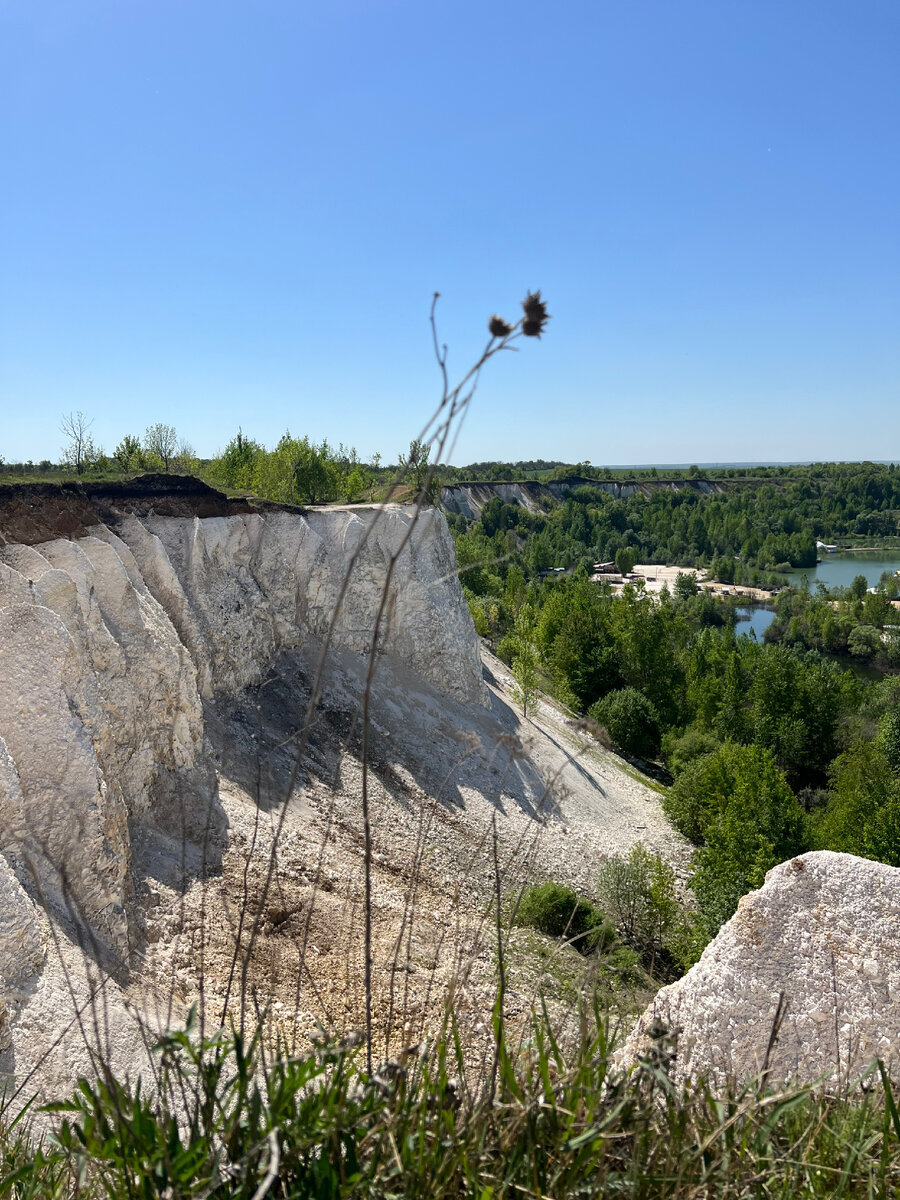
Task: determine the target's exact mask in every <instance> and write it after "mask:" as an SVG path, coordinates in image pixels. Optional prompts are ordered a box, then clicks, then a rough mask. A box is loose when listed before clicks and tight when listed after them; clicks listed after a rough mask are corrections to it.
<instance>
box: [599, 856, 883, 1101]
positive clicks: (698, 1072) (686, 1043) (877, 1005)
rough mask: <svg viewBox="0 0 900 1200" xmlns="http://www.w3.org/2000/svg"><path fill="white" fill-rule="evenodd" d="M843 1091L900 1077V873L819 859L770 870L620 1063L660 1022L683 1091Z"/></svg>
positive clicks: (668, 993) (662, 997)
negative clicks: (759, 1084)
mask: <svg viewBox="0 0 900 1200" xmlns="http://www.w3.org/2000/svg"><path fill="white" fill-rule="evenodd" d="M782 994H783V996H784V1006H785V1007H784V1018H783V1020H782V1022H781V1026H780V1029H779V1030H778V1035H777V1038H776V1039H775V1041H774V1044H773V1045H772V1047H771V1050H770V1051H769V1054H768V1067H769V1075H768V1079H769V1081H770V1082H771V1083H773V1084H775V1083H784V1082H787V1081H796V1082H800V1083H822V1084H825V1085H826V1086H828V1087H835V1086H845V1085H846V1084H847V1083H848V1082H849V1083H853V1082H854V1081H855V1080H856V1079H858V1077H859V1076H860V1075H861V1074H862V1073H863V1072H864V1071H865V1070H866V1068H867V1067H869V1066H870V1065H871V1064H872V1063H873V1062H874V1061H875V1059H878V1058H881V1059H883V1060H884V1061H885V1062H886V1063H887V1064H888V1065H889V1066H893V1068H894V1070H895V1071H896V1069H897V1068H898V1066H900V870H898V869H897V868H895V867H888V866H885V865H884V864H883V863H877V862H871V861H869V860H868V859H862V858H856V857H855V856H853V855H850V854H835V853H833V852H832V851H827V850H823V851H819V852H816V853H812V854H804V855H802V856H801V857H799V858H794V859H792V860H791V861H790V862H785V863H782V864H781V865H780V866H777V867H774V868H773V869H772V870H771V871H769V873H768V875H767V876H766V880H765V883H764V884H763V886H762V887H761V888H760V889H759V891H756V892H751V893H750V894H749V895H747V896H744V898H743V899H742V900H741V902H740V904H739V906H738V910H737V912H736V913H735V915H734V916H733V917H732V918H731V920H730V921H728V922H727V924H725V925H723V927H722V928H721V929H720V931H719V933H718V935H717V936H716V937H715V939H714V940H713V941H712V942H711V943H710V944H709V946H707V948H706V950H705V951H704V953H703V957H702V958H701V959H700V961H699V962H698V963H697V964H696V965H695V966H694V967H692V968H691V970H690V971H688V973H687V975H685V976H684V978H683V979H680V980H678V982H677V983H673V984H671V985H670V986H669V987H666V988H663V989H662V991H660V992H659V993H658V995H657V996H656V997H655V999H654V1000H653V1002H652V1003H651V1004H650V1006H649V1007H648V1008H647V1010H646V1011H645V1013H644V1014H643V1016H642V1017H641V1018H640V1020H639V1022H638V1024H637V1026H636V1028H635V1030H634V1031H633V1033H632V1034H631V1036H630V1037H629V1039H628V1041H627V1043H626V1045H625V1049H624V1054H623V1061H624V1062H625V1063H626V1064H630V1063H633V1062H635V1061H636V1059H637V1058H638V1057H639V1056H641V1055H642V1054H644V1053H646V1051H647V1049H648V1046H649V1041H650V1039H649V1037H648V1031H649V1030H650V1029H651V1027H652V1026H653V1023H654V1021H657V1020H658V1021H661V1022H662V1023H663V1025H665V1026H666V1027H667V1028H668V1029H669V1030H670V1031H677V1033H678V1042H677V1046H678V1051H677V1058H676V1062H675V1071H676V1074H677V1077H678V1079H679V1080H681V1081H685V1080H693V1079H697V1078H699V1077H706V1078H707V1079H709V1080H710V1081H711V1082H713V1083H714V1084H716V1085H718V1086H722V1085H723V1084H725V1083H727V1082H728V1081H736V1082H738V1083H739V1082H741V1081H743V1080H747V1079H749V1078H752V1077H754V1076H758V1075H759V1074H760V1073H761V1072H762V1071H763V1069H764V1066H765V1064H766V1055H767V1050H768V1048H769V1043H770V1039H771V1037H772V1028H773V1021H774V1019H775V1014H776V1010H777V1009H778V1003H779V997H780V996H781V995H782Z"/></svg>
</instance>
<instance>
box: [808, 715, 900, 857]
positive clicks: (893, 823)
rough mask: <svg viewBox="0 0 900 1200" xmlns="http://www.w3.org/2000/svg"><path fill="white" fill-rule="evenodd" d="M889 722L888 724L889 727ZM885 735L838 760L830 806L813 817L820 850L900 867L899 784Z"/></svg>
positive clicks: (813, 832)
mask: <svg viewBox="0 0 900 1200" xmlns="http://www.w3.org/2000/svg"><path fill="white" fill-rule="evenodd" d="M889 719H890V718H885V722H887V721H888V720H889ZM882 737H883V731H882V735H881V736H879V738H878V739H877V740H876V741H874V742H863V743H862V744H860V745H858V746H854V747H853V748H852V749H850V750H848V751H847V752H846V753H845V754H841V755H840V756H839V757H838V758H836V759H835V761H834V764H833V766H832V769H831V777H830V784H831V786H830V789H829V801H828V804H827V806H826V807H825V808H823V809H819V810H818V811H816V812H815V813H813V814H812V819H811V831H812V841H813V844H814V846H815V847H816V848H817V849H822V850H841V851H843V852H844V853H845V854H858V855H859V856H860V857H861V858H873V859H876V860H877V861H878V862H885V863H888V864H889V865H890V866H893V867H896V866H900V779H898V778H897V775H896V774H895V773H894V772H893V771H892V770H891V763H890V760H889V758H888V755H887V754H886V753H885V746H884V743H883V742H882Z"/></svg>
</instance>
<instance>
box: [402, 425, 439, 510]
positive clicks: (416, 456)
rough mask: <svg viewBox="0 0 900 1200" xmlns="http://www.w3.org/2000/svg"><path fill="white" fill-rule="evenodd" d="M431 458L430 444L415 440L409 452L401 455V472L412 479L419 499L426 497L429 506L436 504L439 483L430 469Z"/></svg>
mask: <svg viewBox="0 0 900 1200" xmlns="http://www.w3.org/2000/svg"><path fill="white" fill-rule="evenodd" d="M430 456H431V447H430V446H429V445H428V443H427V442H423V441H420V440H419V438H413V440H412V441H411V442H410V443H409V450H408V452H407V453H406V454H401V455H400V471H401V473H402V474H403V475H404V476H409V477H410V478H411V480H412V484H413V487H414V488H415V489H416V496H417V497H418V496H424V498H425V500H426V501H427V502H428V503H429V504H434V502H435V496H436V494H437V488H438V482H437V477H436V476H435V474H434V471H433V470H432V469H431V468H430V467H429V463H428V459H429V457H430Z"/></svg>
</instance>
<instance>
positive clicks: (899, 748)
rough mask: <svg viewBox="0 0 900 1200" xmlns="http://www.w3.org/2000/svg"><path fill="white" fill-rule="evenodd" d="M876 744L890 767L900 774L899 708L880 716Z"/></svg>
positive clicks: (896, 773)
mask: <svg viewBox="0 0 900 1200" xmlns="http://www.w3.org/2000/svg"><path fill="white" fill-rule="evenodd" d="M878 744H879V746H880V748H881V752H882V754H883V755H884V757H885V759H886V760H887V764H888V766H889V767H890V769H891V770H892V771H893V772H894V774H895V775H900V708H895V709H894V711H893V712H889V713H886V714H885V716H884V717H882V719H881V727H880V730H879V733H878Z"/></svg>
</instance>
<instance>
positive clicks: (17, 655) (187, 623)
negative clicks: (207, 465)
mask: <svg viewBox="0 0 900 1200" xmlns="http://www.w3.org/2000/svg"><path fill="white" fill-rule="evenodd" d="M82 499H83V498H82ZM82 499H79V501H78V503H79V505H81V508H79V510H78V522H77V526H76V528H75V530H74V532H75V536H73V537H72V538H71V539H70V538H50V539H48V540H34V539H39V538H40V536H41V534H42V533H46V532H48V531H52V530H48V529H47V528H45V526H44V525H42V524H41V521H40V519H39V516H38V517H35V514H34V513H32V512H26V514H25V517H26V518H27V519H24V524H23V520H19V518H21V517H22V514H21V512H19V513H18V516H17V520H19V526H18V527H19V528H25V529H27V530H35V531H36V532H35V533H34V536H33V538H29V540H34V544H32V545H24V544H21V543H18V542H11V541H9V540H6V541H5V543H4V544H2V545H0V834H2V842H0V849H2V854H0V988H2V989H4V990H5V995H6V998H7V1003H11V1004H12V1005H13V1006H15V1003H16V997H17V995H19V994H24V992H25V991H26V990H27V988H28V987H29V980H30V979H31V977H32V976H33V974H34V973H35V972H36V971H39V970H40V965H41V961H42V955H43V949H42V948H43V947H44V946H45V944H46V929H45V926H46V921H45V918H44V916H43V914H42V913H41V912H40V909H39V906H38V905H37V904H36V903H35V899H37V898H40V899H41V900H42V901H43V903H45V904H46V906H47V908H48V909H49V910H51V911H55V912H56V913H57V915H59V914H60V913H62V914H63V915H65V914H66V912H67V913H68V916H69V918H70V919H71V918H73V917H75V916H77V917H79V918H81V919H83V921H84V922H85V928H87V929H89V930H90V931H91V932H90V935H89V936H91V937H96V938H97V939H98V942H99V944H100V945H102V948H103V949H104V951H105V952H112V953H114V954H115V955H117V956H119V957H121V958H122V959H123V960H125V961H127V959H128V956H129V954H130V952H131V949H132V948H133V930H132V927H131V925H130V917H129V895H130V889H131V886H132V884H131V877H130V866H131V839H132V836H133V832H134V827H135V825H136V824H137V825H140V824H141V823H144V824H146V825H148V826H156V827H161V826H162V827H166V826H167V827H168V828H169V829H170V830H172V829H174V830H177V829H178V828H179V827H180V826H179V822H181V821H186V822H187V825H188V829H187V832H188V834H189V835H193V836H195V837H198V838H199V837H201V836H203V830H204V822H205V821H206V820H207V819H208V817H209V811H210V808H209V801H208V800H207V802H206V803H204V801H203V799H202V798H203V797H207V798H209V797H210V796H212V795H213V794H214V791H215V775H214V771H213V768H212V766H211V765H210V761H209V757H208V755H207V754H206V753H205V748H204V708H203V701H204V700H207V701H210V702H212V703H215V699H216V697H217V696H220V695H223V694H224V695H234V694H235V693H236V692H238V691H239V690H240V689H242V688H245V687H247V686H250V685H253V684H255V683H258V682H260V681H261V680H262V679H263V677H264V676H265V674H266V671H267V668H268V667H269V666H270V664H271V663H272V662H273V660H274V659H275V658H276V656H277V655H278V654H280V653H281V652H282V651H283V650H286V649H291V648H293V647H298V646H300V645H301V644H302V643H304V641H306V640H307V639H310V638H313V639H318V640H321V639H322V638H324V637H325V635H326V634H327V633H328V631H329V629H330V628H331V627H332V624H333V645H334V646H335V648H336V649H340V650H345V651H352V652H356V653H358V654H361V655H362V654H366V653H368V652H369V651H370V650H371V647H372V637H373V629H374V628H375V623H376V615H377V613H378V611H379V607H380V605H381V601H382V595H383V592H384V589H385V586H386V584H387V576H388V570H389V564H390V563H391V562H392V560H394V559H396V564H395V567H394V570H393V575H392V578H391V580H390V583H389V585H388V586H387V604H386V606H385V619H384V634H383V637H382V638H381V639H380V641H379V651H380V652H382V653H384V654H386V655H390V656H393V657H395V658H397V659H399V660H402V662H403V663H404V664H405V666H406V667H408V668H410V669H412V670H413V671H414V672H416V673H417V674H418V675H420V676H421V677H422V678H423V679H424V680H426V681H427V682H428V683H429V684H430V685H431V686H432V687H433V688H434V689H436V690H437V691H439V692H443V693H446V694H449V695H451V696H453V697H455V698H457V699H461V700H465V701H470V702H475V703H484V701H485V689H484V684H483V681H482V672H481V662H480V658H479V652H478V640H477V637H476V635H475V631H474V627H473V625H472V621H471V618H470V616H469V613H468V610H467V608H466V604H465V600H464V597H463V595H462V590H461V588H460V586H459V582H458V580H457V577H456V561H455V555H454V549H453V544H452V539H451V538H450V535H449V532H448V530H447V526H446V522H445V520H444V518H443V516H441V514H440V513H439V512H437V511H435V510H433V509H426V510H424V511H422V512H421V513H420V514H419V516H418V518H417V519H416V523H415V528H412V525H413V521H414V519H415V513H414V510H413V509H410V508H405V507H402V506H389V507H388V508H386V509H385V510H383V511H381V512H379V511H378V510H377V509H330V510H321V511H310V512H306V513H300V512H297V511H278V510H275V509H273V508H268V509H266V510H264V511H238V512H230V513H227V515H222V516H206V517H200V516H190V515H180V516H161V515H156V514H155V513H154V511H153V506H152V505H151V506H150V510H149V511H144V512H140V511H137V510H139V509H140V508H141V507H143V508H145V509H146V508H147V507H148V506H147V505H146V504H144V505H143V506H141V505H128V506H123V508H121V509H117V508H116V507H115V504H113V505H112V507H110V506H107V507H106V508H105V509H104V510H103V516H104V517H105V519H104V520H102V521H101V520H100V519H99V516H98V515H97V512H96V511H95V510H94V509H92V508H91V505H90V504H87V505H86V506H85V504H83V503H82ZM222 499H223V500H224V498H222ZM17 503H19V501H18V500H17ZM204 503H205V504H207V508H206V511H210V509H209V506H208V502H207V501H206V500H204ZM0 507H2V506H0ZM25 507H26V508H27V507H28V506H27V505H26V506H25ZM71 507H72V506H71V504H69V505H68V507H67V508H66V512H67V513H68V514H69V515H71V513H70V510H71ZM188 507H190V506H188ZM242 507H243V508H244V509H246V508H247V506H246V505H243V506H242ZM20 508H21V504H20ZM82 509H84V511H82ZM129 509H130V511H128V510H129ZM213 511H214V508H213ZM226 511H227V506H226ZM2 517H3V513H2V511H0V530H3V528H4V526H3V521H2ZM93 517H97V519H96V523H93V524H92V523H91V521H92V519H93ZM6 532H7V534H8V533H9V525H7V526H6ZM407 538H408V541H406V545H405V547H404V541H405V540H406V539H407ZM0 540H2V539H0ZM401 548H402V550H401ZM398 555H399V557H398ZM342 590H343V596H342ZM339 600H340V604H339ZM42 931H43V932H42ZM3 1025H4V1013H3V1012H0V1029H2V1027H3ZM0 1036H2V1034H0Z"/></svg>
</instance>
